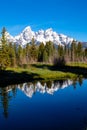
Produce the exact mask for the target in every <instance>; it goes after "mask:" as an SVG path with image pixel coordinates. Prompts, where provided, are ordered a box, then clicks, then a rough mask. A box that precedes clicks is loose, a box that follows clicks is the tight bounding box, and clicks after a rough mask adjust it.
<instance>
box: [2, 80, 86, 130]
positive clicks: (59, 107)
mask: <svg viewBox="0 0 87 130" xmlns="http://www.w3.org/2000/svg"><path fill="white" fill-rule="evenodd" d="M84 81H86V80H83V79H82V78H78V79H73V80H70V79H67V80H60V81H36V82H28V83H23V84H18V85H9V86H7V87H0V114H1V120H0V121H1V124H0V125H1V126H0V129H1V128H3V127H5V123H7V124H9V123H10V122H11V121H12V119H14V120H15V119H16V120H18V119H20V122H22V125H21V128H22V127H25V125H24V124H23V121H24V119H23V120H22V115H23V118H25V123H26V121H27V118H28V120H29V121H31V126H32V123H33V122H32V120H33V121H34V119H36V118H38V120H41V121H42V118H41V117H40V115H43V117H44V119H45V120H46V121H45V128H48V124H46V122H47V118H49V122H50V121H53V124H52V125H53V128H54V124H55V122H56V118H57V119H58V121H60V122H61V121H64V122H63V123H65V124H64V125H65V126H66V127H67V128H68V126H67V122H66V121H65V120H63V119H65V118H68V119H67V120H68V122H69V121H70V119H71V117H72V118H73V119H74V117H75V118H76V120H79V118H81V120H82V123H83V119H84V117H80V116H81V115H82V113H81V114H80V113H79V112H84V111H81V109H82V108H83V106H84V110H85V108H86V106H85V104H86V103H80V101H81V102H82V101H83V102H86V101H84V97H83V100H82V98H81V94H82V93H83V92H82V93H81V91H79V89H78V86H83V83H84ZM76 88H77V89H76ZM82 88H85V87H82ZM73 89H76V90H77V91H75V92H74V91H73ZM62 90H64V91H62ZM55 92H56V93H55ZM57 92H58V93H57ZM84 92H86V91H84ZM35 93H38V94H37V95H35ZM39 93H41V94H44V95H45V96H43V95H41V94H39ZM25 95H26V96H27V97H29V98H27V97H26V96H25ZM50 95H54V96H50ZM72 95H73V96H72ZM32 97H35V98H32ZM78 97H79V98H78ZM31 98H32V99H31ZM29 99H30V100H29ZM39 99H40V100H39ZM79 99H81V100H80V101H78V100H79ZM38 102H39V103H38ZM79 103H80V104H79ZM65 104H66V105H65ZM81 104H83V106H82V108H81V106H80V105H81ZM49 108H50V109H49ZM27 109H28V110H29V111H31V113H30V112H29V113H27ZM53 110H54V112H53ZM40 111H42V112H40ZM85 111H86V110H85ZM45 112H47V113H45ZM61 112H62V113H63V114H62V113H61ZM67 112H70V113H71V116H69V115H67ZM72 112H75V114H74V113H72ZM2 113H3V114H2ZM33 113H34V114H33ZM18 114H19V116H18ZM28 114H29V116H28ZM50 114H53V115H52V117H51V118H50V117H48V116H46V115H50ZM61 114H62V116H61ZM76 114H79V115H78V116H79V117H78V116H76ZM3 115H4V116H3ZM63 115H64V116H63ZM8 117H9V118H8ZM32 117H33V118H32ZM45 117H46V118H45ZM59 117H60V119H61V120H59ZM77 117H78V119H77ZM4 118H7V119H8V120H6V121H7V122H5V120H4ZM30 119H32V120H30ZM14 120H13V122H12V123H13V124H14ZM16 120H15V123H16V122H17V121H16ZM76 120H75V121H74V127H75V125H76V124H75V122H76ZM9 121H10V122H9ZM42 122H43V121H42ZM42 122H41V123H42ZM85 122H86V121H85ZM70 123H71V124H70V125H72V120H71V122H70ZM10 124H11V123H10ZM59 124H60V126H58V123H57V124H56V126H55V127H57V128H62V126H61V123H59ZM83 124H84V123H83ZM36 125H37V122H36ZM77 125H78V127H79V124H77ZM15 127H16V128H17V127H18V126H17V125H15ZM32 127H33V126H32ZM32 127H30V126H27V128H32ZM41 127H42V124H41ZM82 127H83V126H82ZM8 128H13V127H12V126H10V127H8ZM37 128H39V125H37ZM69 128H70V127H69ZM72 128H73V126H72ZM49 129H50V126H49ZM62 130H63V129H62ZM79 130H80V129H79Z"/></svg>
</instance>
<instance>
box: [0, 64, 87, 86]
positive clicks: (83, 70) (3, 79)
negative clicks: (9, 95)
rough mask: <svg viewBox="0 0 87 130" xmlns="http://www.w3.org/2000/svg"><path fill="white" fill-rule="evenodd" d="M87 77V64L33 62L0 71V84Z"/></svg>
mask: <svg viewBox="0 0 87 130" xmlns="http://www.w3.org/2000/svg"><path fill="white" fill-rule="evenodd" d="M80 75H82V76H84V77H87V65H86V64H84V65H82V63H81V64H80V63H79V66H78V65H77V64H76V63H73V64H71V63H69V64H67V65H66V66H60V67H58V66H53V65H48V64H32V65H29V66H28V67H22V68H20V67H16V68H7V69H6V70H5V71H1V72H0V84H6V85H8V84H14V83H16V84H17V83H23V82H28V81H34V80H61V79H67V78H70V79H72V78H75V77H77V76H80Z"/></svg>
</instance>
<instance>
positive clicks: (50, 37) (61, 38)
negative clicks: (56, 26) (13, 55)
mask: <svg viewBox="0 0 87 130" xmlns="http://www.w3.org/2000/svg"><path fill="white" fill-rule="evenodd" d="M33 37H34V39H35V42H36V44H37V43H40V42H43V43H44V44H46V42H48V41H52V42H53V43H54V44H55V45H62V46H64V45H65V44H67V45H68V44H71V42H72V41H73V38H70V37H68V36H66V35H63V34H62V35H61V34H58V33H57V32H55V31H53V29H52V28H49V29H47V30H42V29H41V30H39V31H38V32H34V31H32V29H31V27H30V26H27V27H26V28H25V29H24V30H23V31H22V33H20V34H19V35H18V36H15V37H12V36H11V35H10V34H9V35H8V37H7V39H8V41H12V42H13V43H16V44H17V45H21V46H25V45H26V44H27V43H29V42H31V40H32V38H33Z"/></svg>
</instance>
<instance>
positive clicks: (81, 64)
mask: <svg viewBox="0 0 87 130" xmlns="http://www.w3.org/2000/svg"><path fill="white" fill-rule="evenodd" d="M67 65H68V66H73V67H82V68H87V63H82V62H72V63H67Z"/></svg>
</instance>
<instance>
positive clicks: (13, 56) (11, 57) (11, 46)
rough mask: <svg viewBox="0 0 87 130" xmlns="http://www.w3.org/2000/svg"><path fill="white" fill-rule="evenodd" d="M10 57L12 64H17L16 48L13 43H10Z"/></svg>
mask: <svg viewBox="0 0 87 130" xmlns="http://www.w3.org/2000/svg"><path fill="white" fill-rule="evenodd" d="M8 48H9V59H10V65H11V66H15V65H16V54H15V49H14V46H13V45H12V43H9V46H8Z"/></svg>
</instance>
